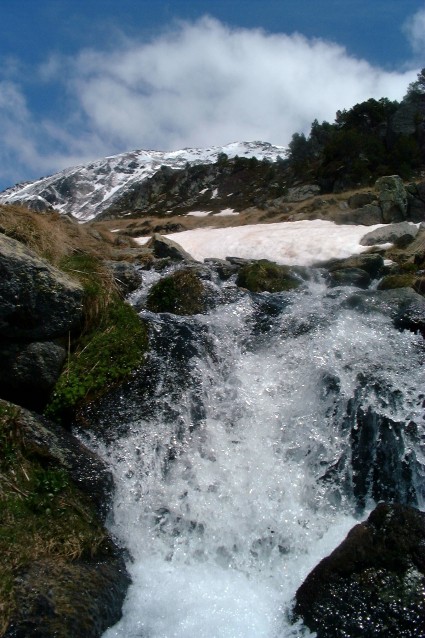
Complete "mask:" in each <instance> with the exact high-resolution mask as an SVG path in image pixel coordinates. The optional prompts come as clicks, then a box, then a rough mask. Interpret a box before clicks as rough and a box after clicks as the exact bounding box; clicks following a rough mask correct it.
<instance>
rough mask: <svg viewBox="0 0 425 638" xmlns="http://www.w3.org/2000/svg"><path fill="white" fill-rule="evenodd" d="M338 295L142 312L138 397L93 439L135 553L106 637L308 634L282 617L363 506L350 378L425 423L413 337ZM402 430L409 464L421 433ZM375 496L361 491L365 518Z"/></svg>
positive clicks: (366, 404) (387, 408)
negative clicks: (144, 381) (144, 383)
mask: <svg viewBox="0 0 425 638" xmlns="http://www.w3.org/2000/svg"><path fill="white" fill-rule="evenodd" d="M349 294H350V291H349V290H348V289H345V290H344V289H339V290H337V291H333V292H332V293H329V292H328V291H327V290H326V289H325V288H324V287H323V286H322V285H321V284H318V283H312V284H311V285H310V288H309V289H308V290H305V291H302V292H297V293H291V294H289V293H282V294H281V295H267V294H266V295H258V296H253V297H252V298H251V297H250V296H248V295H239V296H236V300H235V301H234V302H233V303H230V304H227V305H225V306H219V307H217V308H216V309H215V310H214V311H213V312H211V313H210V314H209V315H205V316H197V317H194V318H191V319H186V318H178V317H173V316H170V315H164V316H159V317H158V316H154V315H149V314H148V315H147V318H148V319H149V320H150V321H151V325H152V339H151V342H152V344H153V350H152V354H151V360H150V368H149V370H150V374H151V376H152V382H151V385H150V392H149V396H148V397H145V401H144V402H143V403H142V404H141V405H139V406H137V402H135V400H134V397H133V398H132V397H131V392H130V396H129V397H128V398H127V399H126V400H127V401H128V402H129V404H131V406H132V410H133V415H132V418H131V419H130V421H129V422H128V424H127V428H126V432H125V434H124V435H123V436H122V437H121V438H118V439H116V438H115V440H113V442H110V443H104V442H103V443H102V442H101V441H97V442H92V444H93V445H96V446H97V447H98V450H99V451H100V452H101V454H102V455H103V456H104V457H105V458H106V459H107V460H108V462H109V463H110V465H111V467H112V469H113V472H114V476H115V481H116V495H115V500H114V514H113V520H112V521H111V529H112V531H113V532H114V533H115V534H116V535H117V536H118V538H119V539H120V540H121V542H122V543H123V544H124V545H125V546H126V547H127V548H128V549H129V551H130V554H131V556H132V560H131V561H130V563H129V570H130V573H131V576H132V579H133V585H132V586H131V587H130V590H129V594H128V597H127V600H126V603H125V606H124V610H123V613H124V615H123V619H122V620H121V621H120V622H119V623H118V624H117V625H116V626H115V627H114V628H111V629H109V630H108V631H107V632H106V633H105V635H104V636H105V638H124V636H125V637H126V638H136V637H145V638H146V637H149V638H171V637H176V638H180V637H181V638H183V637H184V638H195V637H196V638H200V637H205V638H212V637H214V638H237V637H238V636H241V637H243V638H251V637H253V638H257V637H260V636H261V637H263V636H264V637H265V638H275V637H277V636H279V637H282V636H284V637H287V638H295V637H298V638H299V637H301V636H307V635H310V634H309V632H308V631H307V630H306V629H305V628H303V627H302V626H301V625H300V624H295V625H294V624H291V622H290V611H291V604H292V602H291V601H292V598H293V596H294V594H295V591H296V589H297V587H298V586H299V585H300V584H301V583H302V581H303V579H304V578H305V576H306V575H307V573H308V572H309V571H310V570H311V569H312V568H313V566H314V565H315V564H317V562H318V561H319V560H320V559H321V558H322V557H323V556H324V555H326V554H327V553H329V552H330V551H331V550H332V549H333V548H334V547H335V546H336V545H337V544H338V543H339V542H340V541H341V540H342V538H343V537H344V536H345V535H346V533H347V532H348V530H349V529H350V528H351V527H352V526H353V524H354V523H355V522H356V512H357V513H358V511H359V508H358V504H356V499H355V494H354V492H353V476H352V474H353V470H352V467H351V456H352V453H353V452H352V425H351V426H348V425H347V409H348V406H349V402H350V400H353V397H354V396H356V392H357V395H359V392H360V390H361V392H360V395H359V396H360V398H359V399H358V400H359V402H360V404H361V406H362V408H364V409H365V410H367V409H368V408H370V409H371V410H372V409H373V410H375V411H377V412H379V414H380V415H384V416H385V417H386V418H390V419H392V420H393V421H399V422H402V423H405V424H408V423H410V422H413V421H414V422H415V423H418V424H419V425H420V427H423V419H422V405H421V399H420V393H421V390H422V388H423V387H425V385H424V376H423V367H421V363H422V357H423V351H422V349H421V343H422V342H421V339H420V338H419V337H418V336H416V335H414V334H412V333H410V332H407V331H406V332H403V333H400V332H398V331H396V330H395V329H394V328H393V327H392V325H391V322H390V321H389V319H387V318H386V317H384V316H383V315H379V314H376V315H368V316H363V315H361V314H360V313H357V312H355V311H352V310H350V311H348V310H344V304H343V302H344V299H345V298H346V297H347V296H348V295H349ZM270 304H272V305H273V311H271V309H270V308H271V307H270ZM365 378H366V379H368V382H367V383H364V382H363V385H362V381H361V380H362V379H365ZM371 380H372V381H371ZM359 388H360V390H359ZM376 388H380V392H377V390H376ZM389 397H393V398H394V400H392V401H389V400H388V398H389ZM124 404H125V400H124ZM120 405H121V407H122V402H121V404H120ZM421 419H422V420H421ZM112 421H113V416H112ZM354 427H356V426H354ZM402 436H403V437H405V441H403V446H404V447H403V450H404V452H403V453H407V452H408V451H411V450H412V449H414V451H415V454H416V466H415V467H416V469H417V470H418V471H420V469H421V468H422V466H423V458H422V457H421V456H420V447H419V446H418V445H417V433H416V438H415V437H413V439H409V438H408V437H407V436H406V435H405V433H404V431H403V434H402ZM412 480H413V479H412ZM373 504H374V503H373V498H372V492H371V491H370V492H369V493H368V495H367V499H366V501H365V503H364V506H365V507H366V509H365V510H364V511H363V516H365V515H366V513H367V509H368V508H371V507H372V506H373Z"/></svg>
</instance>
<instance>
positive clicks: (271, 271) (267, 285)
mask: <svg viewBox="0 0 425 638" xmlns="http://www.w3.org/2000/svg"><path fill="white" fill-rule="evenodd" d="M236 284H237V285H238V286H240V287H242V288H246V289H247V290H249V291H250V292H265V291H267V292H283V291H286V290H293V289H295V288H298V287H299V286H300V285H301V284H302V279H301V278H300V277H299V275H298V274H296V273H295V272H294V271H293V270H292V269H291V268H290V267H289V266H282V265H279V264H275V263H273V262H271V261H267V260H266V259H260V260H259V261H255V262H252V263H250V264H246V265H244V266H241V268H240V269H239V272H238V276H237V279H236Z"/></svg>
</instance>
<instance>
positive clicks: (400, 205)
mask: <svg viewBox="0 0 425 638" xmlns="http://www.w3.org/2000/svg"><path fill="white" fill-rule="evenodd" d="M375 189H376V191H377V193H378V202H379V206H380V208H381V210H382V220H383V222H384V224H389V223H392V222H401V221H403V220H405V219H406V217H407V192H406V189H405V188H404V184H403V180H402V179H401V177H399V176H398V175H388V176H386V177H380V178H379V179H377V180H376V182H375Z"/></svg>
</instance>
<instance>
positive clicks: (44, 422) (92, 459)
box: [16, 408, 113, 518]
mask: <svg viewBox="0 0 425 638" xmlns="http://www.w3.org/2000/svg"><path fill="white" fill-rule="evenodd" d="M16 421H17V424H18V426H19V431H20V434H21V437H22V441H23V443H24V445H25V449H26V450H27V452H28V453H30V454H32V455H33V456H34V457H36V458H37V459H39V460H40V462H41V463H42V464H43V465H46V466H49V467H58V468H63V469H64V470H66V471H67V473H68V474H69V476H70V477H71V479H72V480H73V481H74V483H75V484H76V486H77V487H78V488H79V489H80V490H81V491H82V492H83V493H84V494H86V495H87V496H88V497H89V499H90V500H91V502H92V503H93V505H94V506H95V508H96V510H97V512H98V513H99V514H100V515H101V516H102V518H105V516H106V513H107V509H108V500H109V498H110V496H111V493H112V486H113V482H112V475H111V473H110V472H109V470H108V469H107V467H106V465H105V464H104V463H103V461H101V459H100V458H99V457H98V456H96V454H94V453H93V452H91V451H90V450H89V449H88V448H86V447H85V446H84V445H83V444H82V443H81V442H80V441H79V440H78V439H77V438H76V437H75V436H73V435H72V434H71V433H70V432H68V431H67V430H65V429H64V428H62V427H61V426H59V425H57V424H55V423H52V422H51V421H49V420H48V419H45V418H43V417H41V416H39V415H37V414H35V413H34V412H30V411H28V410H25V409H23V408H18V409H17V417H16Z"/></svg>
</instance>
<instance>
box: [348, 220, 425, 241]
mask: <svg viewBox="0 0 425 638" xmlns="http://www.w3.org/2000/svg"><path fill="white" fill-rule="evenodd" d="M418 232H419V229H418V228H417V226H414V225H413V224H409V222H399V223H398V224H389V225H387V226H382V227H381V228H375V230H371V231H370V233H367V234H366V235H364V236H363V237H362V238H361V240H360V244H361V245H362V246H374V245H375V244H387V243H391V244H397V245H398V246H400V247H404V246H407V245H408V244H409V243H410V242H411V241H412V240H413V239H414V238H415V237H416V235H417V234H418Z"/></svg>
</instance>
